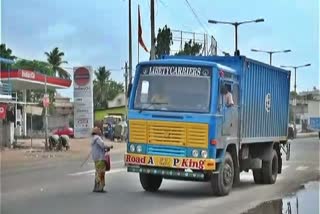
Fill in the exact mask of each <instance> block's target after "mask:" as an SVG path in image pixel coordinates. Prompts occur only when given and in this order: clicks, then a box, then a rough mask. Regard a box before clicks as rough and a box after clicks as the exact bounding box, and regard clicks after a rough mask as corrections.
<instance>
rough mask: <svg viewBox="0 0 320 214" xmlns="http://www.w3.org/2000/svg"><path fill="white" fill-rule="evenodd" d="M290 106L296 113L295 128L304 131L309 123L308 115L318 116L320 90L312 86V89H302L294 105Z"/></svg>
mask: <svg viewBox="0 0 320 214" xmlns="http://www.w3.org/2000/svg"><path fill="white" fill-rule="evenodd" d="M292 104H293V101H292V99H291V100H290V106H291V108H292V110H293V112H295V113H296V125H297V130H298V132H299V131H306V130H307V129H308V126H309V124H310V117H320V91H319V90H318V89H316V88H314V89H313V90H312V91H303V92H300V93H299V94H298V99H297V102H296V106H293V105H292Z"/></svg>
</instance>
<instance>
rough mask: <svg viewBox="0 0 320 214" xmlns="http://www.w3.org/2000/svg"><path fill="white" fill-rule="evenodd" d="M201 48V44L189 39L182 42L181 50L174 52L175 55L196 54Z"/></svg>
mask: <svg viewBox="0 0 320 214" xmlns="http://www.w3.org/2000/svg"><path fill="white" fill-rule="evenodd" d="M201 49H202V44H199V43H197V42H193V41H192V40H191V39H190V40H189V41H188V42H185V43H184V48H183V50H181V51H179V52H178V53H176V55H191V56H196V55H199V54H200V51H201Z"/></svg>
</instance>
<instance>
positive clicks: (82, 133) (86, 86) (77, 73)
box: [73, 66, 94, 138]
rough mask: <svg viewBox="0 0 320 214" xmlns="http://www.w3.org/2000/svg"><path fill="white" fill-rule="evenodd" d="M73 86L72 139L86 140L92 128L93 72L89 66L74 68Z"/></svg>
mask: <svg viewBox="0 0 320 214" xmlns="http://www.w3.org/2000/svg"><path fill="white" fill-rule="evenodd" d="M73 85H74V95H73V97H74V137H75V138H86V137H89V136H90V132H91V129H92V128H93V113H94V112H93V71H92V68H91V67H90V66H83V67H75V68H74V70H73Z"/></svg>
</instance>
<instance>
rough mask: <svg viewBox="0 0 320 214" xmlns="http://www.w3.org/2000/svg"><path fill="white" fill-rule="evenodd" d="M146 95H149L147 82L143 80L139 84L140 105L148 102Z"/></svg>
mask: <svg viewBox="0 0 320 214" xmlns="http://www.w3.org/2000/svg"><path fill="white" fill-rule="evenodd" d="M148 94H149V81H147V80H143V81H142V83H141V96H140V102H141V103H147V102H148Z"/></svg>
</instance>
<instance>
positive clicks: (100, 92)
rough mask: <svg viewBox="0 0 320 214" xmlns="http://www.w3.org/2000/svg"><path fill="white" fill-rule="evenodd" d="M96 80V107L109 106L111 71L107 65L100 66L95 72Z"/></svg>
mask: <svg viewBox="0 0 320 214" xmlns="http://www.w3.org/2000/svg"><path fill="white" fill-rule="evenodd" d="M94 74H95V76H96V80H95V81H94V101H95V107H96V108H99V107H100V108H101V107H103V108H104V107H107V104H108V97H107V93H108V84H109V79H110V75H111V72H110V71H109V70H107V69H106V67H105V66H102V67H99V68H98V70H97V71H95V72H94Z"/></svg>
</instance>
